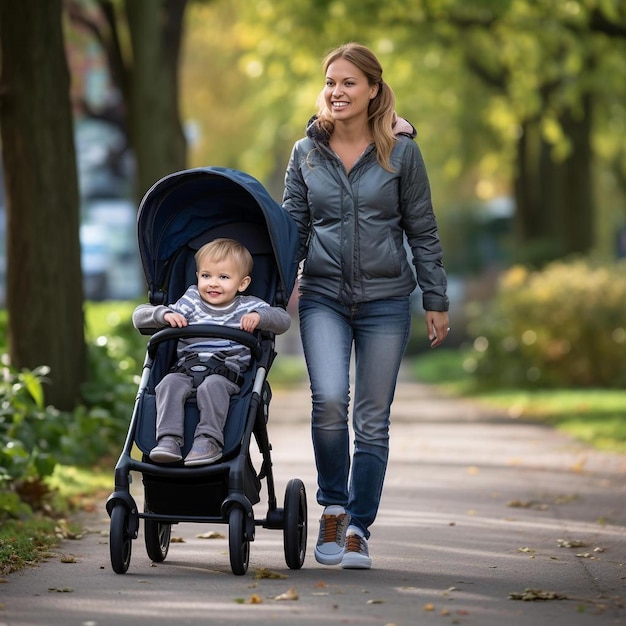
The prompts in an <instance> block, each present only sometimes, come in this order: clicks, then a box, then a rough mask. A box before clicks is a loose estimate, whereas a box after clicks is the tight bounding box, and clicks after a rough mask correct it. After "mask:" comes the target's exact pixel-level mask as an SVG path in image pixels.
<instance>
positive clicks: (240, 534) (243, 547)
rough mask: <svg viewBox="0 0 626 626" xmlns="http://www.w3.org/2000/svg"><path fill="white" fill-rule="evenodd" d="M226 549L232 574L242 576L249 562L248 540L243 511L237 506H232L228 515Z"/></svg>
mask: <svg viewBox="0 0 626 626" xmlns="http://www.w3.org/2000/svg"><path fill="white" fill-rule="evenodd" d="M228 549H229V552H230V568H231V569H232V571H233V574H235V576H243V575H244V574H245V573H246V572H247V571H248V563H249V562H250V542H249V541H248V539H247V538H246V533H245V517H244V513H243V510H242V509H240V508H239V507H238V506H234V507H233V508H232V509H231V511H230V513H229V515H228Z"/></svg>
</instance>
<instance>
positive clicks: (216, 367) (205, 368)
mask: <svg viewBox="0 0 626 626" xmlns="http://www.w3.org/2000/svg"><path fill="white" fill-rule="evenodd" d="M170 372H171V373H177V374H185V375H186V376H189V377H190V378H191V379H192V384H193V388H194V389H197V388H198V386H199V385H200V384H201V383H202V381H203V380H204V379H205V378H206V377H207V376H210V375H211V374H219V375H220V376H224V378H227V379H228V380H230V381H231V382H232V383H235V384H236V385H237V386H239V387H241V385H242V383H243V376H242V375H241V374H239V373H237V372H236V371H235V370H233V369H231V368H230V367H228V366H227V365H226V364H225V363H224V361H223V360H222V359H220V358H218V357H216V356H212V357H211V358H209V359H201V358H200V355H199V354H197V353H196V354H188V355H187V356H184V357H183V358H182V359H179V361H178V362H177V363H176V365H174V366H173V367H172V368H171V369H170Z"/></svg>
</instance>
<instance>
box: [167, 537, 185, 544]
mask: <svg viewBox="0 0 626 626" xmlns="http://www.w3.org/2000/svg"><path fill="white" fill-rule="evenodd" d="M170 543H185V540H184V539H183V538H182V537H171V538H170Z"/></svg>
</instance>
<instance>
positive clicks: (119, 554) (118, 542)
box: [109, 504, 132, 574]
mask: <svg viewBox="0 0 626 626" xmlns="http://www.w3.org/2000/svg"><path fill="white" fill-rule="evenodd" d="M129 519H130V515H129V513H128V509H127V508H126V507H125V506H124V505H123V504H116V505H115V506H114V507H113V509H112V510H111V525H110V528H109V552H110V554H111V567H112V568H113V571H114V572H115V573H116V574H125V573H126V572H127V571H128V566H129V565H130V555H131V552H132V539H131V536H130V533H129V532H128V524H129Z"/></svg>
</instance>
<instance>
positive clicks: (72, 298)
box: [0, 0, 86, 409]
mask: <svg viewBox="0 0 626 626" xmlns="http://www.w3.org/2000/svg"><path fill="white" fill-rule="evenodd" d="M61 5H62V2H61V0H46V1H45V2H41V1H40V0H20V1H19V2H15V1H14V0H0V54H1V61H0V62H1V64H2V66H1V77H2V83H1V90H0V94H1V96H0V97H1V101H0V104H1V106H0V130H1V138H2V149H3V161H4V174H5V183H6V203H7V259H8V271H7V308H8V313H9V323H8V343H9V348H10V358H11V362H12V364H13V365H14V366H15V367H17V368H19V369H21V368H31V369H32V368H34V367H37V366H39V365H48V366H49V367H50V374H49V378H50V381H51V385H49V386H47V387H46V401H47V402H48V403H50V404H53V405H55V406H56V407H58V408H60V409H71V408H73V407H74V406H75V404H76V401H77V400H78V398H79V391H80V385H81V383H82V382H83V380H84V378H85V364H86V347H85V341H84V334H83V326H84V317H83V309H82V303H83V290H82V275H81V267H80V242H79V199H78V182H77V173H76V157H75V151H74V140H73V128H72V113H71V106H70V100H69V93H70V78H69V72H68V67H67V63H66V59H65V51H64V45H63V32H62V23H61V8H62V7H61Z"/></svg>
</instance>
